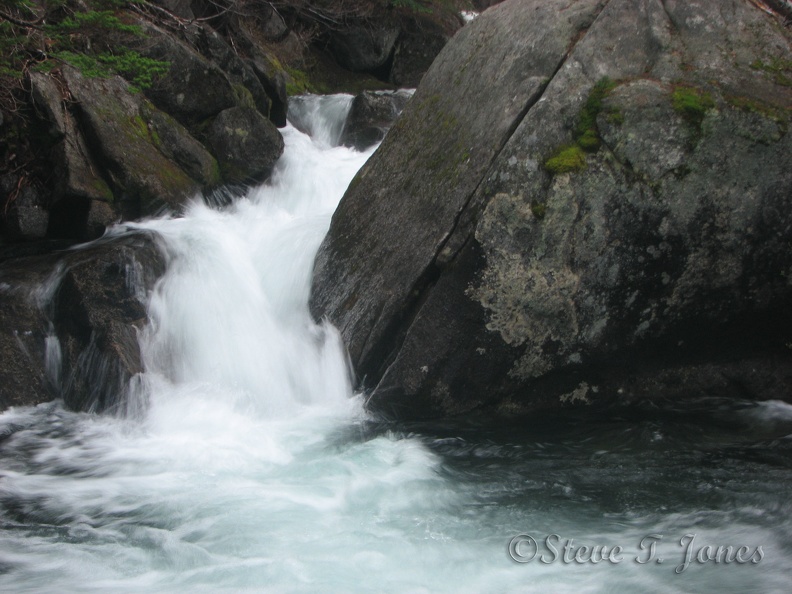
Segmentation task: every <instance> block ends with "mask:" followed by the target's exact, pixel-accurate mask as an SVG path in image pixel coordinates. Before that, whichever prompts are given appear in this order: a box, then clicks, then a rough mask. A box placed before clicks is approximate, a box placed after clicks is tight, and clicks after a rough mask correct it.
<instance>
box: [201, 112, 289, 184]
mask: <svg viewBox="0 0 792 594" xmlns="http://www.w3.org/2000/svg"><path fill="white" fill-rule="evenodd" d="M207 140H208V144H209V146H210V147H211V148H212V152H213V153H214V154H215V155H217V160H218V162H219V163H220V170H221V172H222V175H223V179H224V180H225V181H226V182H227V183H232V184H233V183H251V182H255V181H261V180H263V179H265V178H266V177H267V176H268V175H269V174H270V172H271V171H272V167H273V166H274V165H275V162H276V161H277V160H278V159H279V158H280V156H281V154H282V153H283V146H284V145H283V137H282V136H281V135H280V132H278V129H277V128H276V127H275V125H274V124H273V123H272V122H270V121H269V120H268V119H266V118H265V117H264V116H262V115H261V114H260V113H259V112H258V111H256V110H255V109H251V108H249V107H234V108H232V109H227V110H225V111H223V112H222V113H220V115H218V116H217V117H216V118H215V119H214V121H213V122H212V124H211V126H210V127H209V130H208V131H207Z"/></svg>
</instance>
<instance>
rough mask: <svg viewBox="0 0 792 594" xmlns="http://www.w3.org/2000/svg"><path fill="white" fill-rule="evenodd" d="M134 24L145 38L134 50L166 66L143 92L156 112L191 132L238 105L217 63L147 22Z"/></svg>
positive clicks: (231, 88)
mask: <svg viewBox="0 0 792 594" xmlns="http://www.w3.org/2000/svg"><path fill="white" fill-rule="evenodd" d="M137 24H138V25H140V27H141V28H142V30H143V32H144V33H145V35H146V37H145V38H144V39H142V40H141V41H140V42H139V43H138V44H137V45H136V46H135V49H137V51H139V52H140V53H141V54H142V55H144V56H146V57H147V58H153V59H155V60H162V61H165V62H168V63H169V64H170V68H169V70H168V73H167V74H166V75H165V76H162V77H160V78H159V79H158V81H157V83H156V84H155V85H154V86H153V87H152V88H150V89H147V90H146V96H147V97H148V98H149V99H151V101H152V102H153V103H154V105H156V106H157V107H158V108H159V109H161V110H162V111H164V112H165V113H167V114H169V115H171V116H173V117H174V118H176V120H177V121H178V122H179V123H181V124H183V125H184V126H186V127H187V128H189V129H194V128H195V126H197V125H198V124H200V123H201V122H203V121H205V120H207V119H208V118H211V117H214V116H216V115H217V114H218V113H220V112H221V111H223V110H224V109H228V108H229V107H234V106H236V105H239V99H238V97H237V94H236V93H235V92H234V89H233V87H232V85H231V82H230V81H229V79H228V77H227V76H226V74H225V73H224V72H223V71H222V70H221V69H220V67H219V66H218V65H217V64H215V63H214V62H211V61H210V60H207V59H206V58H204V57H203V56H202V55H201V54H200V53H198V52H197V51H196V50H194V49H193V48H192V47H190V46H189V45H188V44H186V43H185V42H183V41H181V40H180V39H178V38H177V37H176V36H174V35H171V34H169V33H167V32H166V31H164V30H162V29H160V28H159V27H157V26H155V25H153V24H151V23H149V22H148V21H145V20H140V21H139V22H138V23H137Z"/></svg>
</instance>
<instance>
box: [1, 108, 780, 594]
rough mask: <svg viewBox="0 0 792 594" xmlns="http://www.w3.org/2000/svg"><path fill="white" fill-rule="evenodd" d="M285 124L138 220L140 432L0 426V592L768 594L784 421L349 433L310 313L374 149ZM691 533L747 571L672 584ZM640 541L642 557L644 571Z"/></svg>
mask: <svg viewBox="0 0 792 594" xmlns="http://www.w3.org/2000/svg"><path fill="white" fill-rule="evenodd" d="M295 105H296V107H295V109H294V112H293V114H292V117H293V118H294V120H295V123H296V124H297V125H298V126H299V128H300V129H302V130H304V131H308V132H310V134H311V136H309V135H308V134H306V133H304V132H301V131H300V130H298V128H297V127H296V126H294V125H289V126H287V127H286V128H285V129H284V130H283V135H284V139H285V142H286V151H285V153H284V155H283V157H282V159H281V160H280V162H279V163H278V165H277V167H276V170H275V172H274V174H273V177H272V179H271V181H270V182H268V183H267V184H265V185H263V186H261V187H259V188H256V189H254V190H251V191H250V192H249V193H248V194H247V195H246V196H245V197H244V198H241V199H239V200H237V201H235V202H234V203H233V204H231V205H228V206H225V207H223V208H212V207H209V206H207V205H205V204H204V203H203V202H202V201H200V200H196V201H194V202H192V203H191V204H190V206H189V208H188V209H187V211H186V213H185V214H184V215H183V216H179V217H169V218H162V219H156V220H151V221H146V222H142V223H139V224H138V225H137V226H138V227H140V228H144V229H147V230H150V231H153V232H156V233H158V234H159V235H160V236H161V237H162V239H163V244H164V245H165V247H166V250H167V257H168V270H167V273H166V274H165V276H164V277H163V278H162V279H161V280H160V281H159V283H158V284H157V285H156V287H155V291H154V293H153V295H152V296H151V298H150V302H149V306H148V309H149V317H150V323H149V325H148V327H147V329H146V330H145V331H144V332H143V333H142V335H141V336H140V340H141V346H142V351H143V357H144V361H145V369H146V372H145V373H144V374H142V376H141V377H140V378H139V381H138V382H136V386H135V390H134V394H133V397H134V398H137V399H139V400H138V402H137V403H136V404H135V405H133V406H130V407H129V408H130V410H136V411H139V412H138V414H135V415H130V416H128V417H125V418H118V417H112V416H97V415H90V414H78V413H73V412H69V411H66V410H64V409H63V408H62V407H61V406H60V405H59V404H58V403H57V402H56V403H50V404H45V405H41V406H38V407H30V408H15V409H11V410H9V411H7V412H5V413H3V414H2V415H0V590H3V591H9V592H107V591H113V590H118V591H123V592H166V591H167V592H196V591H198V592H238V591H251V592H274V593H282V592H300V593H302V592H305V593H309V592H311V593H312V592H329V593H333V592H338V593H348V592H406V593H413V592H454V593H457V592H463V593H468V592H469V593H479V592H480V593H485V592H505V591H518V592H612V591H621V592H629V591H646V592H669V591H679V592H696V591H704V590H715V589H717V590H719V591H722V592H747V591H755V592H759V591H761V592H779V593H781V592H786V591H787V590H788V585H789V583H790V580H792V570H791V569H790V563H789V561H788V558H787V553H788V551H789V548H790V546H792V519H790V518H792V513H790V512H791V511H792V509H790V505H791V504H790V501H789V497H788V493H789V492H790V489H792V470H791V469H790V465H789V462H788V461H789V460H790V459H792V458H791V457H790V454H792V443H791V440H790V438H789V436H790V434H792V406H789V405H786V404H783V403H764V404H755V403H751V404H748V403H737V404H735V403H729V404H722V405H721V406H720V407H719V408H717V410H718V414H717V415H713V414H711V413H709V412H707V413H703V414H702V413H701V412H699V413H697V414H694V413H692V412H690V411H678V412H674V411H668V412H667V413H666V414H665V416H664V417H660V416H658V414H657V411H656V409H655V408H653V407H648V408H647V410H644V411H637V412H636V411H632V412H631V413H630V414H629V415H628V414H627V413H623V412H618V413H614V415H613V416H612V417H611V416H607V415H604V413H600V416H599V417H594V416H587V415H586V414H585V411H584V412H582V413H575V415H577V416H575V415H570V416H568V417H557V418H547V417H544V416H542V417H537V418H530V419H519V420H515V421H509V420H497V421H496V422H493V423H488V422H485V421H483V420H481V421H476V420H474V419H463V420H459V421H446V422H443V423H435V424H431V423H424V424H413V425H409V426H395V425H383V424H381V423H380V422H377V421H376V420H373V419H369V418H368V417H367V415H366V413H365V411H364V409H363V406H362V397H361V396H360V395H356V394H354V393H353V390H352V386H351V384H350V380H349V376H348V370H347V365H346V359H345V354H344V349H343V345H342V344H341V342H340V340H339V336H338V333H337V331H336V330H335V329H333V328H332V327H331V326H329V325H327V324H321V323H320V324H317V323H315V322H314V321H313V320H312V319H311V317H310V315H309V312H308V308H307V300H308V294H309V290H310V279H311V268H312V262H313V259H314V256H315V252H316V250H317V248H318V246H319V244H320V242H321V240H322V237H323V235H324V234H325V233H326V231H327V228H328V226H329V223H330V217H331V215H332V212H333V209H334V208H335V206H336V204H337V203H338V201H339V199H340V198H341V196H342V194H343V192H344V190H345V188H346V187H347V185H348V184H349V182H350V180H351V179H352V177H353V176H354V175H355V172H356V171H357V170H358V169H359V167H361V166H362V165H363V163H364V162H365V160H366V159H367V158H368V157H369V156H370V154H371V151H369V152H366V153H359V152H355V151H353V150H350V149H347V148H345V147H338V146H335V144H336V143H337V138H338V135H339V134H340V131H341V130H342V128H343V118H344V116H345V113H346V110H347V109H348V107H349V97H347V96H340V97H330V98H320V97H311V98H305V99H301V100H300V101H298V102H296V103H295ZM118 232H119V233H120V232H122V231H121V230H119V231H118ZM48 349H49V350H51V351H52V353H51V354H50V356H51V358H52V359H53V360H56V359H57V357H59V352H58V350H57V345H56V344H53V345H48ZM711 410H713V407H712V406H711V403H710V404H709V405H708V407H707V408H706V411H711ZM630 415H632V416H630ZM693 533H694V534H695V551H694V552H695V553H698V551H699V550H701V549H702V548H703V547H705V546H708V545H712V546H720V545H723V546H733V547H739V546H746V547H749V548H750V551H751V554H752V555H754V554H755V552H756V549H757V547H759V546H761V547H763V548H762V551H763V558H762V559H761V560H760V562H759V563H758V564H752V563H751V562H750V561H749V562H747V563H742V564H740V563H735V562H733V563H731V564H726V563H715V562H702V563H699V562H698V560H697V559H696V558H695V557H694V558H693V559H692V561H691V563H690V564H689V566H688V567H686V569H685V570H684V571H683V572H681V573H677V572H675V568H677V567H678V566H680V565H682V564H683V562H684V559H685V557H684V555H685V550H686V549H685V548H684V547H683V546H681V545H680V540H681V539H683V538H684V537H685V536H686V535H687V534H693ZM518 535H524V536H522V537H520V538H522V540H520V541H519V542H518V541H515V540H513V539H514V538H515V537H517V536H518ZM553 535H555V536H557V540H553V538H552V536H553ZM647 535H660V536H661V538H659V539H658V538H654V540H652V539H650V540H649V541H643V539H644V538H645V537H647ZM527 536H530V537H531V538H534V539H535V541H536V542H537V543H539V546H541V547H543V548H542V550H541V551H539V557H537V558H535V559H533V558H532V559H528V557H529V556H530V555H531V553H532V549H531V546H530V541H529V540H527V539H526V537H527ZM547 538H550V541H549V542H550V543H551V544H552V543H553V542H556V543H557V544H558V547H559V550H560V551H561V555H560V556H558V557H554V556H553V555H552V551H551V550H550V549H548V548H546V547H545V544H543V543H545V542H548V541H547ZM570 541H571V542H570ZM510 542H512V543H515V542H516V543H517V544H516V545H515V544H513V546H512V548H511V549H510V547H509V543H510ZM642 542H644V543H645V544H646V543H647V542H654V543H655V544H656V545H657V546H656V551H655V557H654V558H653V559H652V562H651V563H639V562H638V560H641V561H643V560H645V559H646V558H647V557H648V552H646V551H648V548H646V547H648V545H646V547H645V548H646V551H644V552H642V551H643V549H641V548H640V545H641V543H642ZM565 544H567V545H568V547H569V550H570V551H572V555H573V556H572V557H571V558H570V559H571V560H565V558H564V557H563V554H564V550H563V547H564V545H565ZM581 546H586V547H589V548H593V547H596V546H600V547H601V546H608V547H610V548H611V549H612V548H613V547H616V546H619V547H622V549H623V550H622V555H621V557H622V561H621V562H618V563H615V562H612V561H606V562H600V563H598V564H594V563H591V562H586V561H585V557H586V555H585V554H584V555H583V556H582V557H580V559H584V560H582V561H576V560H575V558H574V554H575V553H576V552H578V551H579V550H580V547H581ZM713 550H714V549H713ZM510 551H511V553H512V557H514V556H516V557H518V560H519V561H526V560H527V559H528V561H527V562H525V563H522V562H515V560H514V559H513V558H512V557H510ZM542 555H543V556H544V559H545V561H547V562H546V563H545V562H542V561H541V560H540V557H541V556H542ZM659 558H663V559H665V563H658V562H657V559H659ZM754 558H756V557H754Z"/></svg>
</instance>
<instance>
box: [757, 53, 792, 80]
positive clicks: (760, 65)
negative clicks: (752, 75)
mask: <svg viewBox="0 0 792 594" xmlns="http://www.w3.org/2000/svg"><path fill="white" fill-rule="evenodd" d="M751 68H753V69H754V70H761V71H762V72H766V73H767V74H769V75H770V77H771V78H772V80H773V82H774V83H776V84H777V85H781V86H784V87H792V60H784V59H782V58H771V59H770V61H769V62H764V61H763V60H756V61H754V62H753V64H751Z"/></svg>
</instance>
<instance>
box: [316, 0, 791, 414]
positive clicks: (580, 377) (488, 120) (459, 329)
mask: <svg viewBox="0 0 792 594" xmlns="http://www.w3.org/2000/svg"><path fill="white" fill-rule="evenodd" d="M790 47H791V46H790V35H789V32H788V31H787V30H785V29H784V28H783V27H782V26H781V25H780V24H779V22H778V21H777V20H776V19H775V18H774V17H773V16H772V15H768V14H766V13H764V12H762V11H760V10H758V9H757V8H756V7H755V6H753V5H752V4H751V3H749V2H746V1H743V0H719V1H718V2H712V3H706V4H703V3H697V4H691V3H670V2H665V3H660V2H655V1H651V0H578V1H577V2H573V3H569V2H561V1H558V2H552V1H551V2H546V1H542V2H540V1H538V0H535V1H533V0H531V1H519V2H518V1H507V2H504V3H502V4H499V5H497V6H495V7H493V8H491V9H489V10H487V11H486V12H485V13H484V14H482V15H481V16H480V17H478V18H477V19H476V20H475V21H473V23H471V24H470V25H468V26H467V27H465V28H464V29H463V30H462V31H461V32H460V33H459V34H458V35H457V36H456V37H455V38H454V40H453V41H452V42H451V43H449V45H448V46H446V48H445V49H444V50H443V52H442V53H441V55H440V56H439V57H438V59H437V60H436V61H435V63H434V64H433V66H432V68H431V69H430V70H429V72H428V73H427V74H426V76H425V77H424V80H423V82H422V83H421V86H420V87H419V88H418V91H417V92H416V94H415V96H414V97H413V99H412V100H411V102H410V104H409V105H408V107H407V109H406V110H405V112H404V114H403V115H402V117H401V119H400V120H399V121H398V122H397V124H396V125H395V126H394V127H393V128H392V129H391V131H390V133H389V134H388V136H387V137H386V138H385V140H384V142H383V144H382V145H381V147H380V149H379V150H378V151H377V152H376V153H375V155H374V156H373V157H372V158H371V159H370V160H369V162H368V163H367V165H366V166H364V168H363V169H362V170H361V172H360V173H359V174H358V176H357V177H356V178H355V180H353V182H352V184H351V185H350V189H349V190H348V191H347V194H346V195H345V197H344V199H343V200H342V202H341V204H340V206H339V208H338V210H337V212H336V214H335V216H334V218H333V222H332V225H331V229H330V232H329V234H328V237H327V238H326V240H325V242H324V243H323V245H322V248H321V249H320V252H319V255H318V257H317V262H316V269H315V278H314V280H315V283H314V290H313V294H312V298H311V309H312V311H313V313H314V315H315V316H316V317H317V318H318V317H323V316H327V317H328V318H329V319H330V320H331V321H332V322H333V323H335V324H336V325H337V326H338V327H339V328H340V330H341V333H342V335H343V337H344V339H345V340H346V342H347V344H348V347H349V352H350V357H351V361H352V363H353V365H354V367H355V369H356V371H357V373H358V376H359V377H360V378H361V379H362V381H363V384H364V386H366V387H368V388H369V389H370V390H371V391H372V392H371V395H370V398H369V406H370V407H371V408H372V409H374V410H376V411H379V412H382V413H384V414H392V415H395V416H401V417H420V416H438V415H447V414H454V413H459V412H464V411H467V410H471V409H474V408H478V407H484V406H488V407H496V408H498V409H499V410H502V411H521V410H531V409H536V408H542V407H557V406H563V405H569V404H580V403H591V402H595V401H599V402H612V401H614V400H618V399H625V398H632V397H644V398H660V397H663V396H668V395H677V396H688V395H699V394H732V395H740V396H750V397H758V398H788V397H789V394H790V393H792V392H790V388H792V356H790V355H791V354H790V351H789V349H788V347H787V346H786V344H787V343H788V339H787V338H785V336H788V335H789V332H790V330H792V319H790V315H789V313H788V311H787V309H788V308H786V307H785V305H784V304H785V303H788V302H789V299H790V297H792V287H791V286H790V284H789V283H788V281H787V278H788V277H789V275H790V273H792V271H790V267H792V255H791V254H790V252H789V250H788V249H787V248H786V247H785V245H788V242H789V241H790V240H791V239H792V220H791V219H790V217H789V215H788V213H789V212H790V206H791V205H790V200H792V174H790V171H792V152H790V149H792V137H791V136H790V135H789V134H788V125H789V120H790V113H789V109H788V106H789V105H790V104H791V103H792V92H791V91H790V88H789V86H788V85H787V84H785V83H784V80H785V78H784V76H785V75H784V69H785V68H786V69H788V68H789V65H788V64H787V62H788V56H789V55H790ZM785 60H786V62H785ZM779 74H780V75H781V76H780V77H779ZM757 370H761V371H757Z"/></svg>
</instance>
